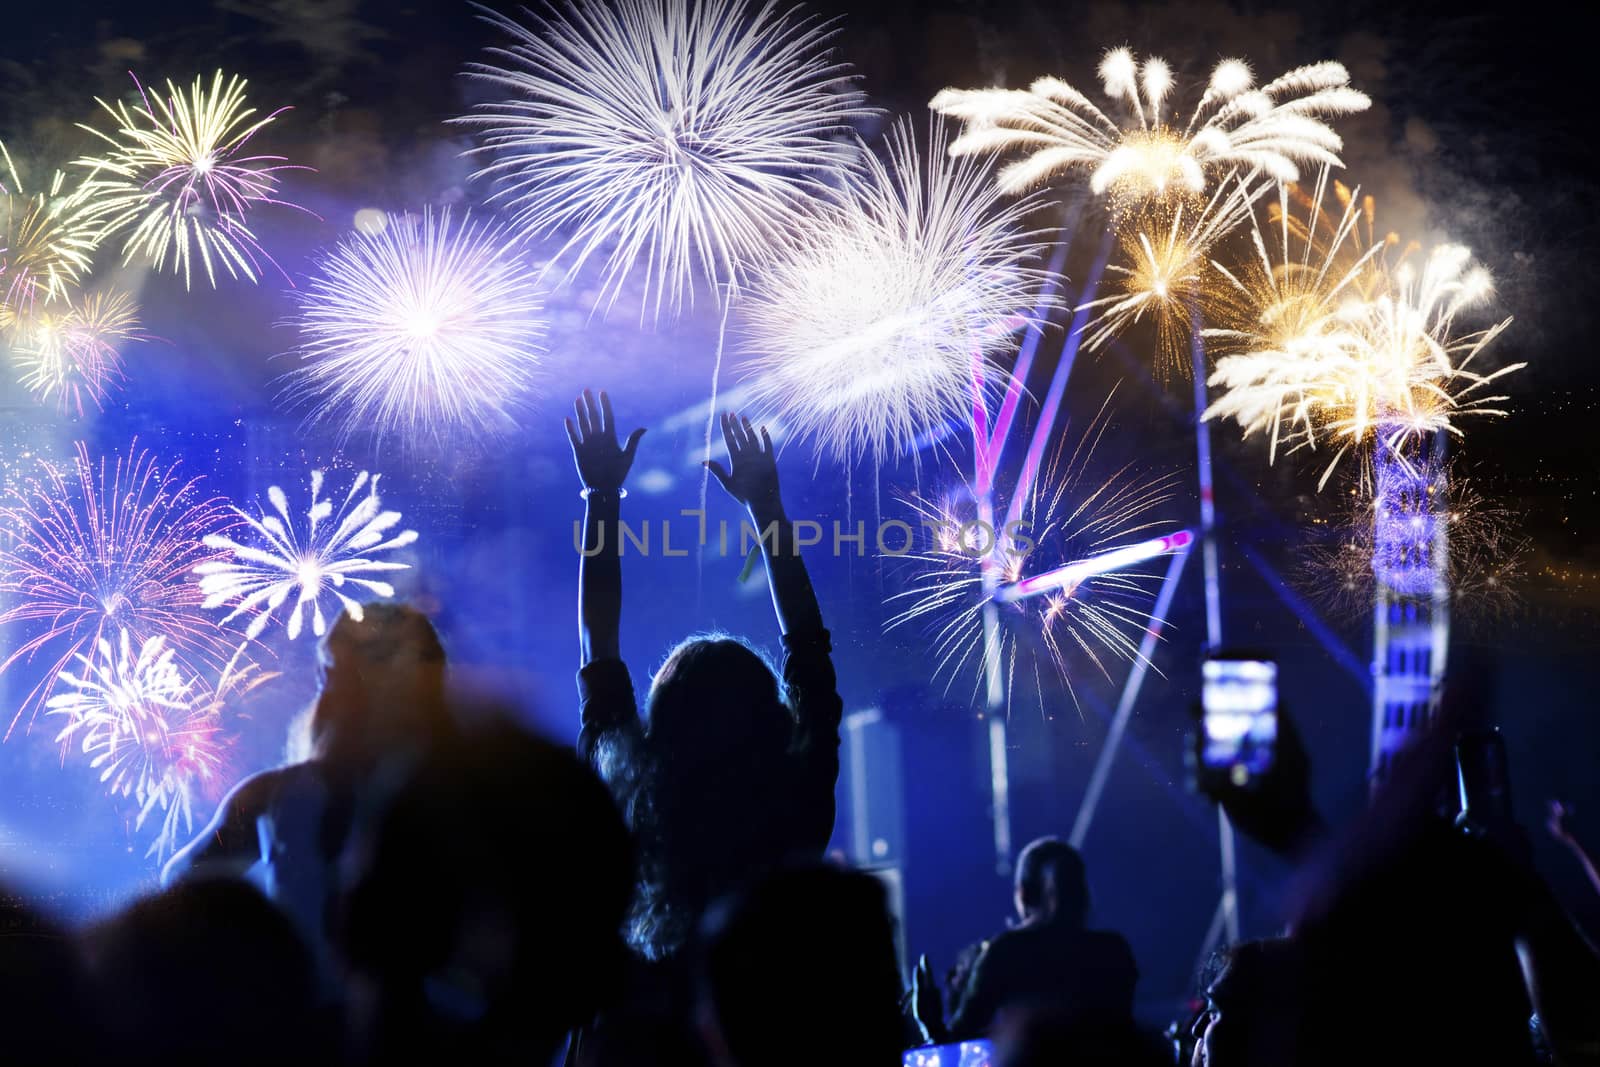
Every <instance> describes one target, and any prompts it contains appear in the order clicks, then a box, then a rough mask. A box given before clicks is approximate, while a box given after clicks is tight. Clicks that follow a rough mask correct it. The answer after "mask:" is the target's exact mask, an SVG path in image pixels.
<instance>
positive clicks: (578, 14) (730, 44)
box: [460, 0, 868, 315]
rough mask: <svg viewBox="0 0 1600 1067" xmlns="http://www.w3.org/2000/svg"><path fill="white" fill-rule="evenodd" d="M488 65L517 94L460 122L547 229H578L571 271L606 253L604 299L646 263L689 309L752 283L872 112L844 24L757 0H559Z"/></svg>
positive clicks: (653, 296)
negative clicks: (846, 50)
mask: <svg viewBox="0 0 1600 1067" xmlns="http://www.w3.org/2000/svg"><path fill="white" fill-rule="evenodd" d="M530 17H532V18H533V19H534V25H533V27H532V28H527V27H524V26H522V25H520V24H519V23H517V22H515V21H513V20H511V19H508V18H505V17H504V16H500V15H495V14H488V15H486V16H485V19H486V21H488V22H489V23H490V24H491V25H493V26H495V27H496V28H497V29H499V30H501V31H503V32H504V33H505V34H506V35H507V36H508V37H510V38H511V43H510V44H509V45H508V46H506V47H504V48H496V49H493V50H491V55H492V57H493V60H494V61H493V62H492V63H489V64H476V65H474V66H473V67H472V69H471V74H472V76H473V77H475V78H476V79H478V80H480V81H482V82H484V83H486V84H487V85H489V86H491V87H493V88H494V89H497V90H501V91H505V92H507V93H508V98H507V99H504V100H500V101H496V102H493V103H489V104H485V105H483V106H482V107H480V108H479V111H478V113H477V114H474V115H471V116H467V117H465V118H462V119H461V120H460V121H461V122H463V123H466V124H469V125H471V126H475V127H478V128H480V129H481V130H483V132H484V140H485V144H484V146H483V148H482V149H481V151H483V152H487V153H490V154H492V155H493V156H494V160H493V162H492V163H490V164H489V165H488V166H486V167H485V168H483V169H482V170H481V171H479V175H480V176H486V177H492V178H495V179H498V180H499V181H500V182H501V183H502V184H501V188H500V191H499V192H498V194H497V195H498V196H500V197H502V198H504V199H505V200H506V201H507V202H508V203H509V204H511V206H512V207H513V208H514V209H515V211H516V218H517V222H518V225H519V226H520V227H521V228H522V229H523V230H524V231H525V232H527V233H528V234H530V235H544V234H547V233H553V232H557V231H568V232H570V237H569V238H568V240H567V243H566V245H565V246H564V248H563V249H562V255H568V254H570V255H571V257H572V265H571V268H570V271H569V277H570V274H571V273H572V272H576V271H577V270H578V268H579V267H581V266H582V265H583V263H584V262H585V261H586V260H588V259H589V258H590V257H591V256H594V255H597V254H601V255H604V257H605V267H604V271H603V281H602V284H601V300H602V301H603V302H606V303H608V304H609V303H613V302H615V300H616V298H617V295H618V293H619V290H620V289H621V287H622V285H623V283H624V282H625V281H626V280H627V278H628V277H629V275H630V274H631V273H632V272H633V271H635V270H636V269H639V268H641V267H642V269H643V272H644V297H643V299H644V302H645V305H646V306H648V305H649V304H650V303H652V302H653V303H654V305H655V311H656V314H657V315H659V314H660V313H661V310H662V308H663V306H664V305H665V306H666V307H668V308H670V309H671V310H673V311H676V310H678V309H679V308H681V307H682V306H683V304H684V303H685V301H686V300H689V299H692V296H693V292H694V289H695V288H696V287H697V284H698V283H709V284H710V285H711V287H712V292H713V294H714V295H715V296H717V297H718V298H720V295H721V294H720V291H719V289H718V286H719V285H726V284H729V283H734V282H737V281H738V280H739V279H740V277H741V276H742V275H743V272H744V271H745V270H746V269H747V268H748V267H749V265H750V264H752V263H755V262H759V261H760V260H761V259H763V258H764V257H765V255H766V252H767V250H768V248H769V247H770V246H771V244H772V243H773V242H774V240H775V239H777V237H778V236H779V235H780V234H782V233H783V232H785V231H786V230H787V229H788V228H789V225H790V224H791V223H792V222H793V220H794V218H795V216H796V214H797V213H798V211H799V209H800V208H801V207H802V206H803V204H804V202H805V201H806V200H807V199H808V198H809V197H810V196H811V195H813V194H814V193H815V192H816V191H817V190H818V189H819V188H821V187H823V186H824V185H826V183H827V182H828V181H829V179H830V178H831V177H832V176H834V175H836V174H837V173H838V172H839V171H840V170H841V168H843V167H844V166H845V165H847V163H848V162H849V159H850V156H849V153H848V151H847V148H848V146H847V145H846V144H844V143H842V141H841V139H840V135H841V134H842V133H844V132H846V131H847V130H848V128H849V123H850V121H851V120H852V119H855V118H858V117H861V116H863V115H865V114H868V110H867V109H866V108H865V107H864V106H863V104H862V97H861V95H860V94H859V93H858V92H856V91H855V90H854V89H853V88H852V87H851V85H850V78H849V76H848V75H847V73H846V70H845V68H844V67H842V66H840V65H838V64H835V63H833V62H832V61H831V59H830V58H829V54H828V51H827V44H828V41H829V39H830V38H831V37H832V34H833V31H832V29H831V27H830V25H829V24H828V23H824V22H819V21H817V20H815V19H811V18H802V17H799V16H797V15H796V14H794V13H793V12H783V11H780V10H779V9H778V8H777V6H776V5H775V4H774V3H770V2H767V3H761V4H759V5H758V4H751V3H746V2H745V0H605V2H602V0H573V2H572V3H570V4H569V5H567V6H566V7H565V8H557V7H555V6H554V5H546V7H545V9H544V13H543V14H542V15H535V16H530Z"/></svg>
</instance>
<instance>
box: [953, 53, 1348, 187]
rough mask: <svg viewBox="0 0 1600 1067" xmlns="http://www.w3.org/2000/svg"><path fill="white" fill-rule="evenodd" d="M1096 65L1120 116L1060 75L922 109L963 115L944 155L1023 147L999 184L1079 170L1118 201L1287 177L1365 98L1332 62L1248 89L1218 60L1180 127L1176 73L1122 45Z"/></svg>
mask: <svg viewBox="0 0 1600 1067" xmlns="http://www.w3.org/2000/svg"><path fill="white" fill-rule="evenodd" d="M1099 73H1100V83H1101V88H1102V89H1103V90H1104V92H1105V95H1106V96H1108V97H1110V98H1111V99H1112V100H1114V101H1116V102H1117V103H1118V104H1120V105H1122V107H1123V108H1124V109H1125V116H1124V118H1123V120H1122V121H1121V122H1116V121H1113V120H1112V119H1110V118H1108V117H1107V116H1106V114H1105V112H1103V111H1102V110H1101V109H1100V108H1099V107H1097V106H1096V105H1095V104H1094V103H1093V102H1092V101H1091V100H1090V99H1089V98H1088V97H1087V96H1086V95H1085V94H1083V93H1082V92H1080V91H1079V90H1077V89H1075V88H1074V87H1073V86H1071V85H1069V84H1067V83H1066V82H1064V81H1062V80H1061V79H1059V78H1040V79H1039V80H1038V81H1036V82H1034V83H1033V85H1032V86H1030V87H1029V88H1028V89H1027V90H1026V91H1023V90H1016V89H945V90H944V91H942V92H941V93H939V94H938V95H937V96H935V97H934V98H933V101H932V103H931V104H930V106H931V107H932V108H934V110H936V111H939V112H941V113H943V114H945V115H950V116H953V117H955V118H959V119H961V120H963V121H964V122H965V123H966V132H965V133H964V134H963V135H962V136H961V137H960V138H958V139H957V140H956V141H955V143H953V144H952V145H951V146H950V151H951V152H953V153H957V154H963V155H964V154H976V153H985V154H987V153H999V152H1008V151H1012V150H1016V149H1021V150H1023V151H1026V152H1027V153H1028V155H1026V156H1025V157H1024V158H1022V159H1019V160H1017V161H1015V162H1013V163H1010V164H1007V165H1006V166H1005V167H1004V168H1002V169H1001V170H1000V172H999V175H998V177H999V181H1000V184H1001V187H1002V188H1004V189H1005V190H1006V191H1008V192H1020V191H1022V190H1024V189H1029V188H1032V187H1034V186H1037V185H1039V184H1041V183H1043V182H1046V181H1048V180H1049V179H1051V178H1052V177H1054V176H1056V175H1058V174H1061V173H1063V172H1065V171H1069V170H1077V169H1080V168H1083V169H1088V170H1089V172H1090V173H1089V187H1090V189H1091V190H1092V191H1093V192H1094V193H1095V194H1097V195H1099V194H1106V193H1109V194H1111V195H1112V196H1114V197H1116V198H1117V199H1118V200H1119V201H1124V202H1126V201H1130V200H1140V199H1145V198H1149V197H1156V198H1162V199H1165V198H1167V197H1169V196H1170V195H1172V194H1181V195H1191V196H1198V195H1200V194H1203V193H1204V191H1205V189H1206V187H1207V184H1208V182H1209V181H1210V180H1211V179H1213V178H1215V177H1218V176H1220V175H1224V174H1226V173H1227V172H1229V171H1232V170H1242V171H1260V172H1262V173H1265V174H1266V175H1268V176H1269V177H1271V178H1273V179H1275V180H1277V181H1281V182H1286V181H1296V180H1298V178H1299V173H1300V170H1299V168H1300V166H1301V165H1302V164H1306V163H1321V164H1328V165H1333V166H1338V165H1340V163H1339V157H1338V154H1337V153H1338V152H1339V151H1340V149H1341V148H1342V147H1343V142H1342V141H1341V140H1340V138H1339V135H1338V134H1336V133H1334V132H1333V129H1332V128H1331V127H1330V126H1329V125H1328V123H1327V122H1326V119H1328V118H1332V117H1336V116H1339V115H1348V114H1351V113H1354V112H1358V111H1364V110H1366V108H1368V107H1369V106H1371V103H1372V101H1371V100H1369V99H1368V98H1367V97H1366V96H1365V95H1364V94H1362V93H1360V92H1357V91H1356V90H1354V89H1352V88H1350V75H1349V73H1348V72H1347V71H1346V70H1345V68H1344V67H1343V66H1341V65H1340V64H1338V63H1332V62H1327V63H1313V64H1311V65H1309V66H1304V67H1297V68H1295V69H1294V70H1291V71H1289V72H1288V73H1287V74H1284V75H1282V76H1280V77H1278V78H1276V79H1274V80H1273V81H1271V82H1268V83H1267V84H1266V85H1263V86H1261V87H1259V88H1256V87H1255V77H1254V75H1253V74H1252V72H1251V70H1250V67H1249V65H1248V64H1246V63H1245V62H1243V61H1242V60H1238V59H1225V60H1223V61H1222V62H1220V63H1218V64H1217V66H1216V67H1215V69H1213V71H1212V72H1211V78H1210V80H1209V81H1208V82H1207V84H1206V87H1205V90H1204V91H1203V92H1202V93H1201V95H1200V98H1199V100H1198V102H1197V103H1196V104H1195V107H1194V110H1193V111H1192V112H1191V113H1190V115H1189V118H1188V120H1187V122H1183V123H1182V125H1179V122H1180V121H1181V120H1180V119H1179V117H1178V115H1177V114H1176V112H1175V110H1174V109H1173V108H1172V107H1171V104H1170V99H1171V96H1172V93H1173V90H1174V89H1175V88H1176V87H1177V77H1176V75H1175V74H1174V72H1173V70H1172V67H1171V66H1170V65H1169V64H1168V63H1167V62H1166V61H1165V60H1163V59H1157V58H1147V59H1145V60H1144V62H1143V63H1142V64H1141V63H1140V62H1139V61H1138V60H1137V59H1136V58H1135V57H1134V54H1133V53H1132V52H1131V51H1129V50H1128V49H1126V48H1114V49H1111V50H1110V51H1108V52H1107V53H1106V54H1105V57H1104V58H1103V59H1102V60H1101V62H1100V70H1099Z"/></svg>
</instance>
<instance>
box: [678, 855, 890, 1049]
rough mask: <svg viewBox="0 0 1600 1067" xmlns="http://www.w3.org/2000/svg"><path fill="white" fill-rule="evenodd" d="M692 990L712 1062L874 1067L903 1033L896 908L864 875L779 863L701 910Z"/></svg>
mask: <svg viewBox="0 0 1600 1067" xmlns="http://www.w3.org/2000/svg"><path fill="white" fill-rule="evenodd" d="M704 942H705V943H704V947H703V949H702V950H701V953H700V955H701V962H700V997H701V1004H702V1011H701V1016H702V1020H703V1027H704V1030H705V1031H706V1033H707V1035H708V1041H707V1044H708V1045H710V1047H711V1048H712V1050H713V1053H714V1055H715V1060H716V1062H717V1064H718V1065H719V1067H810V1065H813V1064H823V1063H826V1064H837V1065H839V1067H852V1065H860V1067H876V1065H882V1064H891V1065H892V1064H895V1063H898V1062H899V1057H900V1051H901V1048H902V1046H903V1045H904V1044H905V1041H904V1029H903V1024H902V1017H901V1014H900V971H899V963H898V961H897V958H896V955H895V944H894V920H893V917H892V916H891V915H890V913H889V908H888V900H887V897H886V895H885V893H884V891H883V886H882V884H881V883H879V882H878V881H877V879H875V878H873V877H872V876H871V875H868V874H862V873H859V872H855V871H848V870H844V869H841V868H837V867H830V866H823V865H817V866H812V867H804V868H796V869H793V870H785V871H779V872H778V873H775V874H772V875H769V876H768V877H767V878H765V879H763V880H762V881H760V882H758V883H756V884H755V885H753V886H751V887H750V888H749V889H747V890H746V891H745V892H743V893H740V894H738V895H737V896H736V897H734V898H732V899H730V900H729V901H727V902H726V903H725V904H723V905H720V906H717V907H714V908H713V909H712V910H711V912H710V913H709V914H708V916H707V921H706V929H705V933H704Z"/></svg>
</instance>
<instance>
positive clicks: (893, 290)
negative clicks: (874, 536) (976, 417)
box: [744, 123, 1049, 464]
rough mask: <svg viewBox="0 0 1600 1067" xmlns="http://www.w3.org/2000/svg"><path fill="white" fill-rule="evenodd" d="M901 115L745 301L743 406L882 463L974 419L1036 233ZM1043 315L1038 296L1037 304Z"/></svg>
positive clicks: (1015, 316) (1025, 288)
mask: <svg viewBox="0 0 1600 1067" xmlns="http://www.w3.org/2000/svg"><path fill="white" fill-rule="evenodd" d="M932 137H933V141H934V149H933V151H932V153H931V158H925V157H924V154H923V152H922V151H921V149H919V147H918V145H917V142H916V136H915V134H914V133H913V131H912V129H911V127H910V126H909V125H908V124H904V123H902V124H900V125H898V126H896V127H895V128H894V130H893V131H892V132H891V134H890V136H889V140H888V145H887V153H886V158H878V157H876V156H871V157H870V158H869V159H868V162H867V163H866V164H865V167H864V171H863V175H862V178H861V180H860V181H859V182H857V183H855V184H853V185H852V186H851V187H850V188H849V189H848V190H846V191H845V192H844V193H843V194H841V195H840V196H839V197H838V198H836V199H834V200H832V201H830V202H828V203H827V204H825V205H823V206H821V207H819V208H818V209H817V211H816V213H815V216H814V217H813V218H812V219H811V220H809V221H808V222H807V223H806V224H805V225H804V226H802V227H801V228H800V230H799V233H798V235H797V237H796V240H795V242H794V244H793V245H791V246H790V247H788V248H786V249H785V250H783V251H782V252H780V253H779V255H778V257H777V258H776V259H775V260H774V261H773V263H772V264H771V265H770V266H769V267H768V268H767V269H766V270H764V271H763V272H762V273H761V275H760V276H759V280H758V283H757V284H756V285H754V286H753V287H752V288H751V290H750V291H749V292H747V293H746V294H745V309H744V310H745V314H744V324H745V340H744V347H745V348H746V349H747V350H748V351H749V352H750V353H751V354H752V358H751V359H750V361H749V363H748V371H749V376H750V377H749V381H750V384H751V389H752V394H751V396H752V399H751V403H752V404H753V405H754V406H755V407H757V408H758V409H760V410H762V411H767V412H771V413H773V414H774V415H781V416H782V417H783V419H784V421H785V422H786V423H787V425H788V427H789V429H790V431H791V432H792V433H794V434H796V435H797V436H804V437H809V438H811V440H812V441H813V442H814V443H815V444H816V447H817V449H818V451H819V452H820V451H821V450H823V449H827V450H828V451H829V452H831V453H832V454H833V455H834V456H835V457H837V458H839V459H840V460H842V461H845V462H851V461H853V460H855V459H858V458H860V457H861V456H863V455H869V456H870V457H871V459H872V461H873V462H874V463H876V464H882V463H883V462H884V461H885V460H888V459H891V458H892V457H893V456H894V455H896V454H897V453H900V452H902V451H904V450H906V449H909V448H911V447H912V446H913V445H914V443H915V442H916V441H917V440H918V439H919V438H920V437H923V436H925V435H927V434H928V433H929V432H930V431H932V430H933V429H935V428H937V427H938V426H939V425H941V424H942V423H944V422H947V421H954V422H957V423H958V424H963V423H966V422H968V421H969V420H970V419H971V417H972V405H973V397H974V390H975V389H976V390H977V391H978V392H979V393H980V394H982V393H987V392H989V391H990V390H991V389H992V387H993V385H994V383H995V382H996V380H997V379H998V377H999V376H1000V372H999V370H998V369H997V367H996V366H995V363H994V357H995V356H996V355H997V354H999V353H1000V352H1001V351H1002V350H1004V349H1006V348H1008V347H1009V346H1010V344H1011V341H1010V335H1011V334H1013V333H1015V332H1016V330H1017V329H1019V328H1025V327H1028V326H1034V327H1037V326H1040V325H1042V324H1041V323H1038V322H1036V320H1035V314H1036V311H1037V310H1038V308H1039V301H1040V293H1041V291H1043V290H1046V289H1047V284H1046V282H1047V279H1048V278H1049V275H1048V272H1047V271H1045V270H1043V269H1040V268H1039V267H1038V266H1036V265H1035V264H1036V262H1038V261H1039V259H1040V254H1041V252H1042V247H1043V241H1044V239H1045V235H1044V234H1042V233H1040V232H1039V231H1028V230H1026V229H1024V222H1025V218H1026V215H1027V213H1028V212H1029V211H1030V210H1031V209H1032V208H1033V207H1034V206H1035V205H1034V204H1033V203H1032V202H1030V201H1027V200H1022V201H1016V202H1012V203H1004V202H1002V200H1001V197H1000V194H999V193H998V191H997V190H996V189H995V188H994V184H993V182H992V181H990V180H989V174H988V169H987V167H986V166H984V165H982V164H981V163H976V162H974V161H972V160H964V159H954V158H952V157H950V156H949V155H948V154H946V153H944V152H943V151H942V150H941V146H942V144H943V143H944V141H945V139H946V138H945V136H944V131H943V128H942V125H941V124H935V128H934V132H933V134H932ZM1044 306H1045V309H1046V310H1048V307H1049V303H1048V301H1047V302H1046V304H1045V305H1044Z"/></svg>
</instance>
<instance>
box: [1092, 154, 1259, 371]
mask: <svg viewBox="0 0 1600 1067" xmlns="http://www.w3.org/2000/svg"><path fill="white" fill-rule="evenodd" d="M1266 189H1267V186H1266V185H1263V184H1261V183H1259V182H1255V183H1253V182H1251V181H1250V180H1249V179H1246V178H1242V177H1240V176H1238V175H1233V176H1230V177H1229V178H1228V179H1226V180H1224V181H1223V182H1221V183H1220V184H1219V185H1218V186H1217V188H1216V190H1215V191H1214V192H1213V193H1212V194H1211V196H1210V198H1209V199H1207V200H1206V201H1204V202H1203V203H1200V204H1193V203H1189V202H1186V201H1182V200H1180V201H1177V202H1174V203H1166V202H1152V203H1150V204H1147V205H1145V206H1144V207H1142V208H1140V209H1139V210H1137V211H1134V212H1130V213H1128V214H1126V215H1125V216H1124V217H1123V218H1121V219H1120V220H1119V222H1118V224H1117V242H1118V244H1119V245H1120V246H1121V253H1122V259H1123V262H1114V263H1111V264H1110V265H1108V266H1107V268H1106V270H1107V273H1108V274H1109V275H1110V278H1109V281H1108V283H1107V288H1109V289H1110V290H1111V292H1110V295H1108V296H1102V297H1098V298H1097V299H1094V300H1091V301H1088V302H1087V303H1085V304H1083V305H1081V308H1080V310H1088V311H1091V312H1093V313H1094V321H1093V323H1092V324H1091V325H1090V326H1089V327H1088V331H1087V332H1086V333H1085V335H1084V339H1083V346H1084V348H1086V349H1087V350H1089V351H1091V352H1093V351H1095V350H1097V349H1099V348H1101V347H1102V346H1103V345H1105V344H1106V342H1107V341H1109V340H1111V339H1112V338H1113V337H1116V336H1117V335H1119V334H1121V333H1123V332H1124V331H1126V330H1128V329H1129V328H1131V327H1133V326H1136V325H1138V324H1139V323H1141V322H1144V321H1146V320H1148V321H1150V322H1151V323H1153V324H1154V328H1155V331H1156V339H1157V355H1158V359H1159V360H1160V366H1161V367H1162V368H1163V369H1165V370H1166V371H1168V372H1169V373H1171V372H1178V373H1187V372H1188V367H1189V362H1188V356H1189V342H1190V338H1191V337H1192V335H1193V329H1194V321H1195V318H1196V316H1197V315H1198V316H1200V317H1202V318H1203V317H1204V316H1205V314H1206V313H1207V312H1209V311H1210V310H1211V309H1212V307H1213V306H1214V305H1215V303H1216V301H1217V294H1218V290H1219V279H1218V277H1217V272H1216V271H1215V269H1214V268H1213V266H1212V262H1211V252H1212V249H1213V248H1215V247H1216V245H1217V243H1218V242H1219V241H1221V240H1222V239H1223V238H1225V237H1227V236H1228V235H1229V234H1230V233H1232V232H1233V231H1234V230H1235V229H1236V228H1237V227H1239V226H1240V225H1241V224H1243V223H1244V221H1245V220H1246V218H1248V217H1249V215H1250V209H1251V206H1252V205H1253V204H1254V203H1255V201H1256V200H1257V199H1258V198H1259V197H1260V196H1261V195H1262V194H1263V193H1264V192H1265V191H1266Z"/></svg>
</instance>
